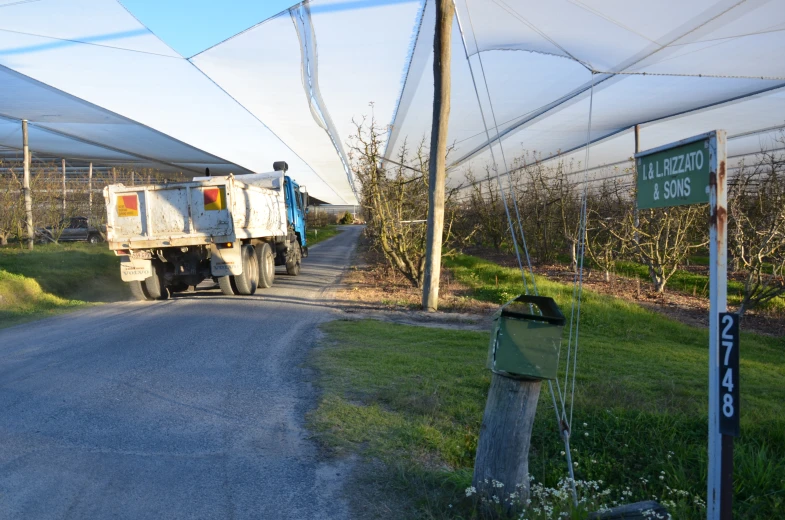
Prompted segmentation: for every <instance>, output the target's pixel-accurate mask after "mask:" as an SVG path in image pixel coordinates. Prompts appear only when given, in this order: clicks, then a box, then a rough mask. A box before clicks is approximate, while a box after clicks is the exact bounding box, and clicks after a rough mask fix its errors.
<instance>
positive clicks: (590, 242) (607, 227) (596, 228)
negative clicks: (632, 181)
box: [586, 179, 632, 282]
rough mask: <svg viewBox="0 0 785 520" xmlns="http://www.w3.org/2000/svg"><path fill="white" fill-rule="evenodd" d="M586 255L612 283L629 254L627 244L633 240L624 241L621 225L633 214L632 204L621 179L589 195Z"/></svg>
mask: <svg viewBox="0 0 785 520" xmlns="http://www.w3.org/2000/svg"><path fill="white" fill-rule="evenodd" d="M587 206H588V208H587V219H588V224H587V230H586V254H587V255H588V256H589V258H591V260H592V262H594V263H595V264H596V265H597V266H598V267H599V268H600V269H602V271H603V272H604V274H605V281H606V282H609V281H610V273H611V271H613V270H614V269H615V267H616V262H617V261H618V260H619V259H621V258H622V256H623V254H624V253H625V252H626V250H627V247H626V244H627V243H628V242H630V241H631V240H630V237H628V236H623V237H622V238H620V236H621V234H622V233H623V230H628V231H629V228H621V229H620V228H619V222H623V221H624V220H625V218H627V216H628V215H629V214H630V213H632V203H631V200H630V199H629V197H626V196H625V195H624V192H623V191H622V189H621V187H620V185H619V182H618V179H614V180H606V181H603V182H601V183H600V185H599V186H598V187H596V188H594V189H592V190H590V191H589V193H588V200H587Z"/></svg>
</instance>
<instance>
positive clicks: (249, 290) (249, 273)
mask: <svg viewBox="0 0 785 520" xmlns="http://www.w3.org/2000/svg"><path fill="white" fill-rule="evenodd" d="M234 284H235V286H236V287H237V292H238V293H239V294H244V295H246V296H250V295H252V294H254V293H255V292H256V287H257V286H258V285H259V264H258V263H257V262H256V253H255V252H254V249H253V246H243V273H242V274H240V275H237V276H235V277H234Z"/></svg>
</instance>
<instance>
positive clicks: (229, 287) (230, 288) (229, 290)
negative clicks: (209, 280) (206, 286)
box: [218, 276, 237, 296]
mask: <svg viewBox="0 0 785 520" xmlns="http://www.w3.org/2000/svg"><path fill="white" fill-rule="evenodd" d="M218 287H220V288H221V292H222V293H224V294H225V295H226V296H234V295H235V294H237V291H236V287H235V286H234V281H233V280H232V277H231V276H219V277H218Z"/></svg>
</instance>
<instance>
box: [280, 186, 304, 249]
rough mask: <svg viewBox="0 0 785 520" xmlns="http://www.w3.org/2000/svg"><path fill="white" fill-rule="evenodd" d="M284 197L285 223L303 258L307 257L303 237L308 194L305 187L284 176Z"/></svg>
mask: <svg viewBox="0 0 785 520" xmlns="http://www.w3.org/2000/svg"><path fill="white" fill-rule="evenodd" d="M284 197H285V201H286V221H287V223H288V224H289V227H290V228H291V229H292V231H294V233H295V235H296V236H297V241H298V242H299V243H300V247H302V250H303V256H308V243H307V242H306V236H305V214H306V212H307V208H308V193H307V191H306V190H305V186H300V185H299V184H297V183H296V182H295V181H293V180H292V178H291V177H289V176H288V175H286V176H284Z"/></svg>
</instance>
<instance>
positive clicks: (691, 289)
mask: <svg viewBox="0 0 785 520" xmlns="http://www.w3.org/2000/svg"><path fill="white" fill-rule="evenodd" d="M559 261H560V262H561V263H563V264H569V262H570V260H569V257H567V256H566V255H559ZM690 262H692V263H693V264H695V265H704V266H708V265H709V258H708V257H705V256H693V257H691V258H690ZM592 264H593V262H592V261H591V260H590V259H588V258H587V259H586V265H587V266H592V267H593V268H595V269H596V268H598V266H596V265H592ZM615 272H616V273H617V274H620V275H622V276H626V277H628V278H638V279H640V280H643V281H644V282H647V283H649V284H650V283H651V277H650V276H649V269H648V267H646V266H645V265H641V264H639V263H636V262H629V261H618V262H616V266H615ZM642 287H643V285H642ZM665 291H679V292H682V293H684V294H692V295H693V296H703V297H705V298H708V297H709V277H708V275H705V274H699V273H693V272H691V271H685V270H682V269H677V270H676V272H675V273H673V276H671V278H670V279H669V280H668V284H667V285H666V286H665ZM743 297H744V284H743V283H742V282H739V281H736V280H728V303H729V304H730V305H739V304H740V303H741V300H742V298H743ZM761 308H762V309H766V310H767V311H769V312H774V313H775V314H776V315H780V314H785V298H783V297H778V298H774V299H773V300H771V301H768V302H766V303H765V304H764V305H762V306H761Z"/></svg>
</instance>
